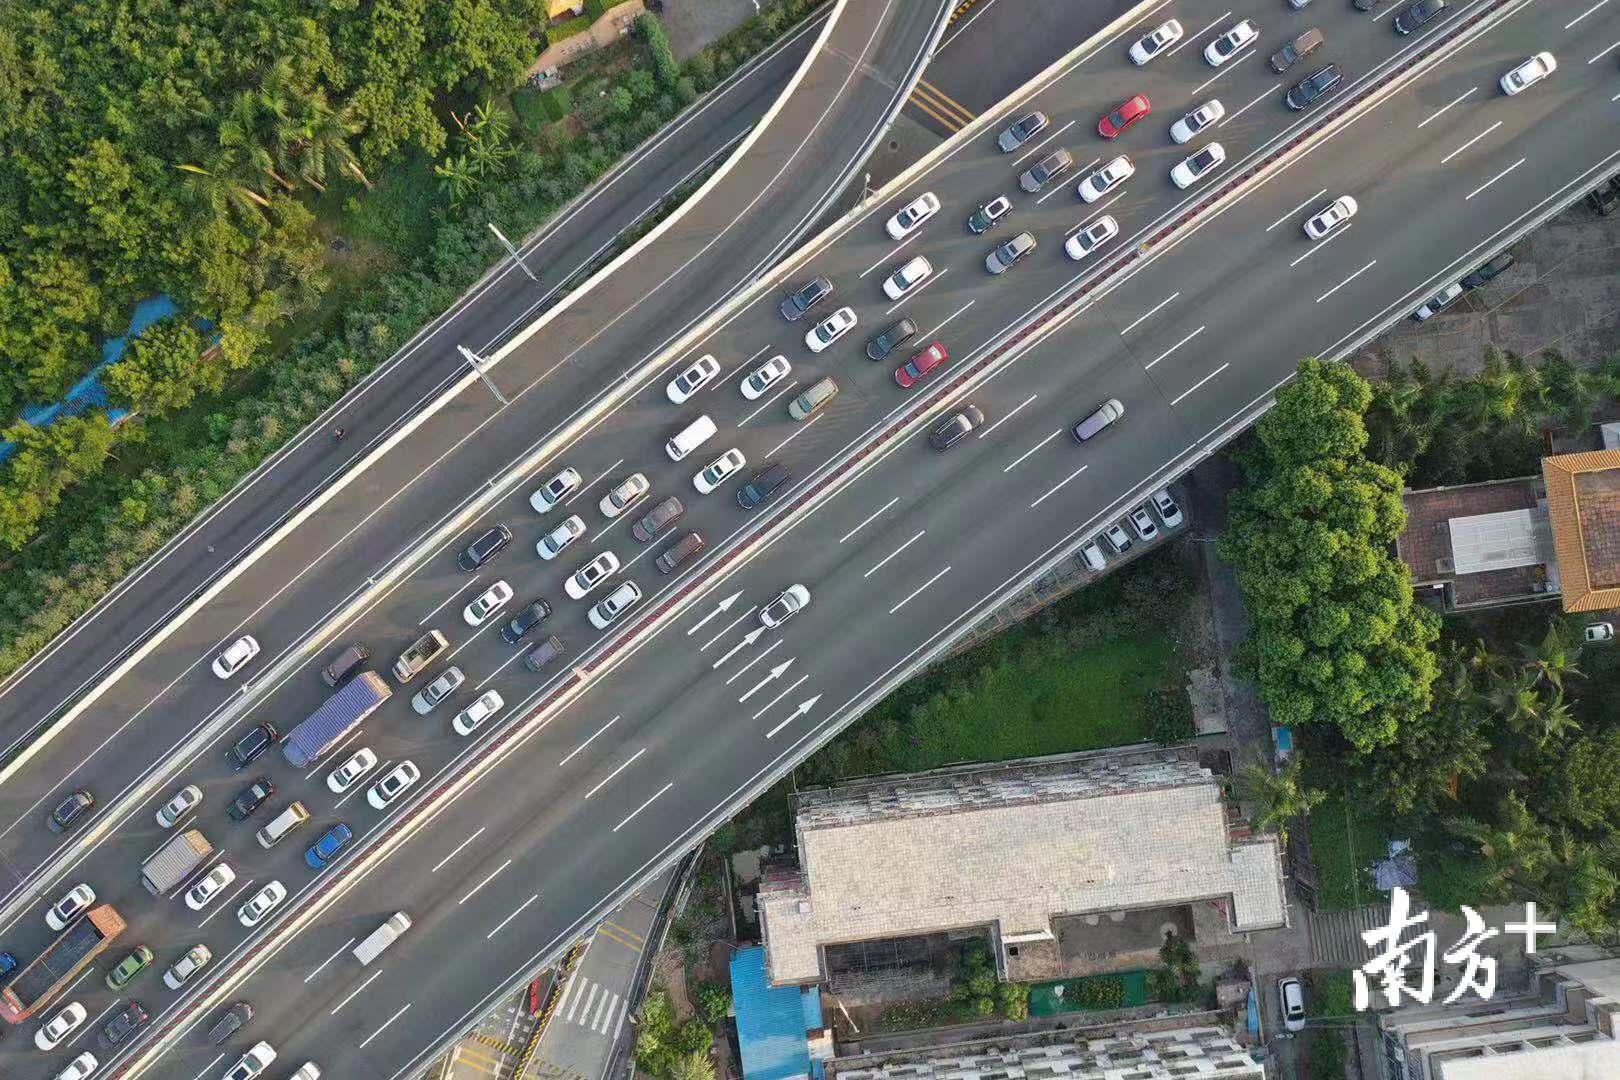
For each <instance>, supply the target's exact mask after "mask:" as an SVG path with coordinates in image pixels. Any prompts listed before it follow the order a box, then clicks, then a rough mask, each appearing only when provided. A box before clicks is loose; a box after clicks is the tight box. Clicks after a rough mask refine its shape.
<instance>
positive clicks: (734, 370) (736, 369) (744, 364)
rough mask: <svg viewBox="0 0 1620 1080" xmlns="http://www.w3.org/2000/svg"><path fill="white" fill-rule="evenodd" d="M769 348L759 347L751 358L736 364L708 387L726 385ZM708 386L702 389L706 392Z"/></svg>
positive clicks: (765, 346)
mask: <svg viewBox="0 0 1620 1080" xmlns="http://www.w3.org/2000/svg"><path fill="white" fill-rule="evenodd" d="M770 348H771V347H770V346H769V345H761V346H760V348H759V351H758V352H756V353H754V355H753V356H750V357H749V358H748V359H746V360H744V361H743V362H742V363H740V364H738V365H737V366H736V367H734V368H732V369H731V370H730V371H728V372H726V373H725V374H724V375H722V376H720V377H719V378H718V379H716V380H714V382H712V383H710V384H709V386H719V385H720V384H721V383H728V382H730V381H731V380H732V379H735V378H736V377H737V376H738V375H741V374H742V373H743V372H744V371H746V370H747V369H748V368H750V367H752V366H753V365H754V361H755V360H758V359H759V358H760V357H762V356H764V355H765V354H766V353H767V352H769V351H770ZM709 386H705V387H704V388H703V389H705V390H707V389H708V388H709Z"/></svg>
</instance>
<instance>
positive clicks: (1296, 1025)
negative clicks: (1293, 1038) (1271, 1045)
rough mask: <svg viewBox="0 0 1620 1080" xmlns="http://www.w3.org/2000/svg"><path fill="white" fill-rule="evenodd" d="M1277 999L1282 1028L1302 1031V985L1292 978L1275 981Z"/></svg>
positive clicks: (1303, 997)
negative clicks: (1280, 1007)
mask: <svg viewBox="0 0 1620 1080" xmlns="http://www.w3.org/2000/svg"><path fill="white" fill-rule="evenodd" d="M1277 998H1278V1000H1279V1003H1280V1004H1281V1005H1282V1017H1283V1027H1285V1028H1287V1029H1288V1030H1289V1031H1304V1030H1305V986H1304V984H1303V983H1301V982H1300V981H1299V980H1298V979H1296V978H1294V977H1293V976H1289V977H1288V978H1286V979H1279V980H1277Z"/></svg>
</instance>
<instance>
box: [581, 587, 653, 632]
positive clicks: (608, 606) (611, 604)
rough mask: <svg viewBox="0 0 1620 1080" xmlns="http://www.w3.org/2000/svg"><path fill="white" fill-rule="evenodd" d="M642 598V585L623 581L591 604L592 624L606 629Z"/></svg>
mask: <svg viewBox="0 0 1620 1080" xmlns="http://www.w3.org/2000/svg"><path fill="white" fill-rule="evenodd" d="M640 599H641V586H639V585H637V584H636V583H635V582H633V581H625V582H621V583H620V584H619V587H618V588H617V589H614V590H613V591H612V592H610V593H608V594H607V595H606V596H605V597H603V598H602V599H601V600H598V601H597V602H596V603H595V604H593V605H592V606H591V625H592V626H594V627H596V628H597V629H598V630H606V629H607V628H608V627H610V626H612V625H613V623H614V622H615V621H616V620H617V619H618V618H619V616H620V615H623V614H624V613H625V611H627V610H628V609H629V608H630V607H631V605H633V604H634V603H635V602H636V601H637V600H640Z"/></svg>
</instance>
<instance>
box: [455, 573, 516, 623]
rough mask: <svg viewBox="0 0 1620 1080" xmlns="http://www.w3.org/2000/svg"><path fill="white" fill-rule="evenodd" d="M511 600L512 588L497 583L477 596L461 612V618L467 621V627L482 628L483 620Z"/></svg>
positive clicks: (500, 582) (502, 583) (502, 582)
mask: <svg viewBox="0 0 1620 1080" xmlns="http://www.w3.org/2000/svg"><path fill="white" fill-rule="evenodd" d="M510 599H512V586H510V585H508V584H507V583H506V582H504V581H497V582H496V583H495V584H493V585H491V586H490V587H489V588H487V589H485V590H484V591H483V592H481V593H479V594H478V599H476V600H474V601H473V602H472V603H470V604H468V605H467V606H466V607H465V608H463V609H462V610H461V617H462V618H463V619H465V620H467V625H468V626H482V625H484V622H485V620H487V619H488V618H489V617H490V616H491V615H493V614H495V613H496V612H497V611H499V610H501V608H502V607H503V606H504V605H505V604H506V602H507V601H508V600H510Z"/></svg>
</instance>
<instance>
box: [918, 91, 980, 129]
mask: <svg viewBox="0 0 1620 1080" xmlns="http://www.w3.org/2000/svg"><path fill="white" fill-rule="evenodd" d="M910 104H912V105H915V106H916V107H917V108H919V109H921V110H922V111H923V112H924V113H927V114H928V116H930V117H932V118H933V119H934V120H936V121H938V122H939V123H940V124H942V125H944V127H945V130H946V131H950V132H954V131H960V130H961V129H962V128H964V127H966V126H967V125H968V124H970V123H972V121H973V116H974V114H973V112H972V111H971V110H970V109H968V107H967V106H965V105H963V104H962V103H961V102H959V101H957V100H956V99H955V98H953V97H951V96H950V95H949V94H947V93H946V92H945V91H943V90H941V89H940V88H939V87H937V86H935V85H934V84H933V83H931V82H929V81H928V80H927V79H918V80H917V88H916V89H915V90H913V91H912V92H911V101H910Z"/></svg>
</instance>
